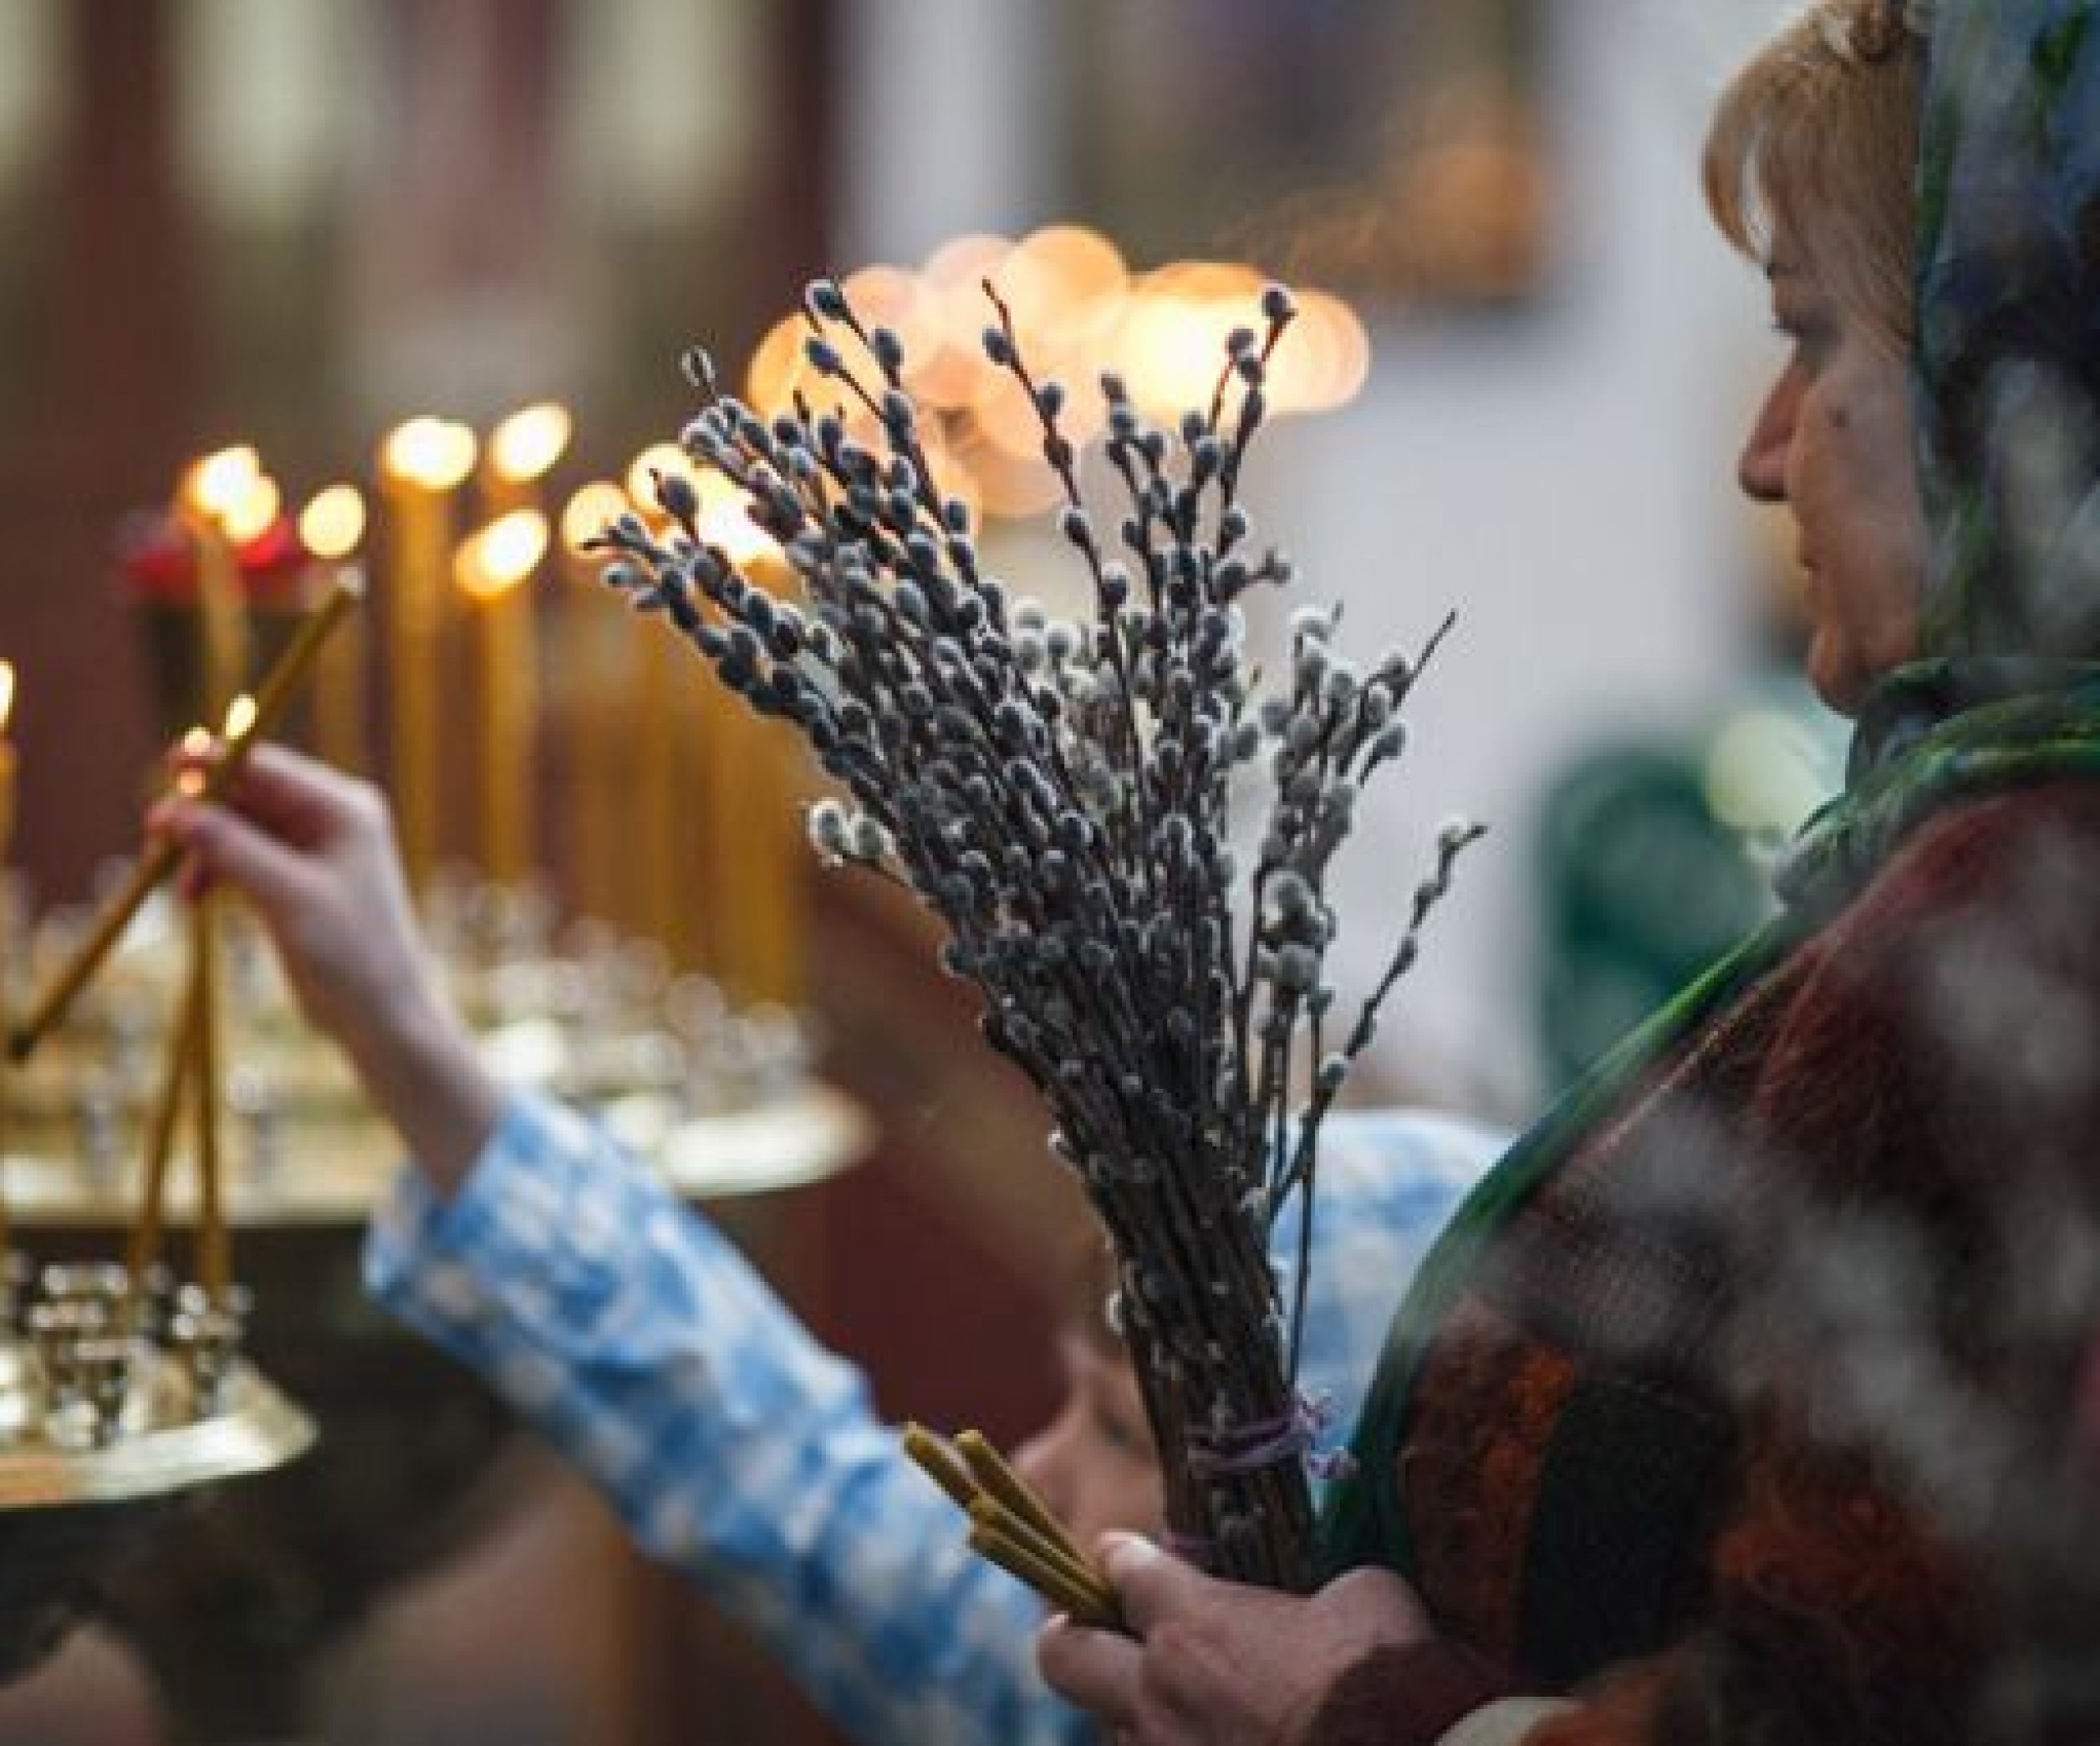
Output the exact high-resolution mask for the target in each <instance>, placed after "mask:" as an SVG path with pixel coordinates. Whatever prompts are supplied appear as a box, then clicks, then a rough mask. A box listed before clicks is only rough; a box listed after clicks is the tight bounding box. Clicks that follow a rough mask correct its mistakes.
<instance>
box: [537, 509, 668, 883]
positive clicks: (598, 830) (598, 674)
mask: <svg viewBox="0 0 2100 1746" xmlns="http://www.w3.org/2000/svg"><path fill="white" fill-rule="evenodd" d="M627 507H628V504H627V496H626V493H624V492H623V491H622V490H621V489H620V488H619V486H617V485H614V484H611V483H609V482H606V481H604V480H595V481H594V482H591V483H590V484H589V485H585V486H584V487H582V488H579V490H578V491H577V493H576V494H575V495H574V496H573V497H572V498H569V500H568V507H567V508H564V509H563V511H562V550H563V555H564V559H565V564H566V571H565V575H566V580H567V583H568V586H567V587H566V588H564V589H563V591H562V594H561V596H560V600H559V603H558V607H559V615H560V617H561V619H562V620H563V621H564V622H565V623H566V624H567V625H569V626H571V627H573V635H570V634H564V636H563V645H564V646H565V647H566V648H567V649H568V650H569V651H571V652H570V658H569V659H568V660H566V661H563V663H562V671H563V674H564V675H565V676H566V678H567V681H568V692H567V694H566V697H565V699H564V702H565V704H566V709H565V715H566V718H567V725H568V732H567V733H566V734H565V735H564V738H565V739H566V741H567V743H568V746H569V747H570V748H571V758H572V761H571V763H570V764H569V767H568V771H567V786H568V794H569V797H570V812H571V816H570V820H569V840H570V842H571V843H572V844H573V854H574V869H575V871H574V878H575V882H576V906H577V907H578V909H579V910H580V911H582V912H583V913H584V915H587V916H599V917H601V918H603V919H604V920H606V921H611V922H632V920H633V919H634V918H633V916H632V915H631V914H630V913H629V911H627V909H626V908H625V906H624V905H623V904H622V902H621V896H620V886H619V855H618V852H617V851H618V845H619V834H620V832H619V825H620V820H619V799H620V796H621V795H622V794H624V793H625V792H626V790H627V786H628V784H629V781H630V780H631V775H630V773H629V772H628V771H627V770H626V769H624V768H623V763H622V760H621V758H620V755H619V743H618V738H617V736H616V734H615V733H614V729H615V728H617V726H618V725H619V711H620V709H621V708H622V707H624V701H625V699H626V698H627V697H629V695H630V690H629V686H628V684H627V683H626V682H625V676H626V674H627V672H628V671H629V667H630V661H629V656H631V654H632V651H633V649H634V645H635V641H636V639H635V638H633V637H629V636H624V635H619V636H614V635H610V634H609V633H610V632H612V631H615V630H621V631H624V628H625V627H624V625H619V619H620V618H621V617H622V616H623V615H622V613H621V611H620V608H619V602H618V600H615V599H614V595H613V592H612V590H610V589H609V588H608V587H606V586H605V583H604V574H605V563H606V559H604V557H603V556H602V555H601V554H598V553H595V552H591V551H587V550H586V549H584V548H585V547H586V545H587V544H589V542H590V541H591V540H593V539H596V538H597V537H598V535H599V534H601V533H602V532H604V529H605V528H606V527H607V526H608V525H609V523H611V522H612V521H613V520H614V518H616V517H618V516H619V515H620V514H622V513H624V511H625V510H626V508H627ZM643 640H644V641H662V639H661V638H655V637H652V638H646V639H643Z"/></svg>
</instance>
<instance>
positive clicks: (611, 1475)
mask: <svg viewBox="0 0 2100 1746" xmlns="http://www.w3.org/2000/svg"><path fill="white" fill-rule="evenodd" d="M365 1264H366V1276H367V1284H368V1285H369V1286H370V1289H371V1290H372V1292H373V1293H374V1294H375V1296H376V1297H378V1298H379V1299H380V1301H381V1302H382V1303H384V1304H386V1305H387V1306H388V1307H389V1308H390V1309H391V1310H394V1311H395V1313H396V1314H398V1315H401V1316H402V1317H403V1318H404V1319H405V1320H408V1321H409V1322H410V1323H411V1324H413V1325H415V1327H416V1328H417V1329H419V1330H421V1332H423V1333H424V1334H425V1335H428V1336H429V1337H430V1338H431V1339H433V1340H436V1342H437V1343H439V1344H440V1345H443V1346H444V1347H446V1349H447V1350H450V1351H451V1352H452V1353H453V1354H454V1355H456V1356H457V1357H459V1358H460V1359H461V1361H463V1362H465V1363H466V1365H467V1366H470V1367H471V1369H473V1370H474V1371H477V1373H478V1374H480V1375H481V1376H483V1377H485V1378H486V1379H487V1381H489V1383H490V1384H491V1385H492V1386H493V1387H494V1388H496V1389H497V1391H498V1392H499V1393H501V1394H502V1396H505V1397H506V1398H507V1400H508V1401H510V1402H511V1404H512V1406H513V1407H515V1408H516V1409H517V1412H519V1414H520V1415H521V1417H522V1418H523V1419H524V1420H525V1421H526V1422H528V1423H530V1424H531V1425H532V1426H533V1427H535V1428H536V1429H537V1430H538V1431H539V1432H542V1433H543V1435H545V1436H546V1437H548V1439H549V1441H550V1442H553V1444H554V1446H555V1447H558V1449H560V1450H561V1451H562V1452H563V1453H564V1454H565V1455H566V1456H567V1457H568V1458H569V1459H570V1460H572V1461H573V1463H575V1464H576V1465H577V1466H578V1467H579V1468H580V1469H581V1470H582V1471H583V1472H584V1473H585V1474H586V1475H587V1476H588V1477H589V1478H591V1479H592V1480H593V1481H594V1482H595V1483H597V1484H598V1485H599V1487H600V1488H602V1489H603V1490H604V1493H605V1494H606V1495H607V1497H608V1498H609V1499H610V1500H611V1501H612V1503H613V1504H614V1507H615V1508H616V1509H618V1510H619V1514H620V1515H621V1516H622V1518H623V1519H624V1520H625V1522H626V1523H627V1524H628V1526H629V1529H630V1530H631V1531H632V1533H633V1534H634V1535H635V1539H637V1540H638V1541H639V1542H640V1544H641V1545H642V1546H643V1547H644V1548H645V1549H646V1550H647V1551H648V1552H649V1553H650V1554H651V1555H654V1556H655V1557H657V1558H659V1559H661V1560H664V1561H665V1563H667V1564H670V1565H673V1566H675V1567H676V1568H677V1569H679V1570H681V1571H683V1572H684V1573H685V1574H686V1575H688V1576H689V1577H691V1580H693V1582H694V1583H695V1584H696V1585H697V1586H698V1587H699V1588H700V1589H701V1591H702V1592H704V1593H705V1594H706V1595H708V1596H709V1597H710V1598H711V1599H712V1600H713V1601H715V1602H716V1604H718V1605H719V1606H721V1608H722V1609H723V1610H724V1611H726V1613H727V1614H728V1615H729V1616H731V1617H732V1618H734V1619H736V1620H737V1621H738V1622H740V1623H741V1624H742V1625H744V1626H747V1628H748V1629H750V1630H751V1631H752V1632H753V1633H754V1634H755V1635H757V1636H758V1637H759V1638H760V1639H761V1640H762V1641H764V1642H765V1643H766V1644H767V1646H768V1647H769V1648H770V1650H771V1651H772V1653H773V1654H774V1655H775V1656H776V1657H777V1658H778V1659H779V1661H780V1662H781V1663H782V1666H783V1667H785V1668H786V1669H787V1671H788V1672H789V1673H790V1675H791V1676H792V1677H793V1678H794V1679H795V1680H796V1682H798V1684H799V1685H800V1686H801V1687H802V1688H803V1691H804V1692H807V1693H808V1695H809V1697H810V1698H812V1699H813V1701H814V1702H815V1703H817V1704H818V1706H819V1707H820V1708H823V1710H825V1711H826V1712H827V1713H828V1714H829V1715H831V1716H832V1717H833V1718H834V1719H835V1720H836V1721H838V1723H840V1724H841V1725H842V1726H843V1727H844V1728H846V1729H847V1730H849V1732H850V1733H852V1734H853V1736H854V1738H855V1739H857V1740H859V1741H863V1742H867V1743H870V1746H889V1743H896V1746H905V1743H915V1746H918V1743H955V1746H964V1743H971V1746H976V1743H990V1742H995V1741H996V1742H1002V1743H1004V1742H1017V1743H1023V1746H1036V1743H1042V1746H1050V1743H1062V1742H1066V1741H1076V1740H1083V1739H1085V1738H1088V1737H1089V1736H1088V1728H1087V1724H1086V1723H1085V1722H1084V1719H1083V1718H1081V1717H1080V1716H1079V1715H1078V1713H1076V1712H1074V1711H1073V1710H1071V1709H1070V1708H1068V1707H1067V1706H1065V1705H1064V1704H1063V1703H1061V1702H1060V1701H1059V1700H1058V1698H1056V1697H1055V1696H1054V1695H1053V1694H1052V1693H1051V1692H1049V1691H1048V1690H1047V1688H1046V1687H1044V1686H1043V1685H1042V1682H1041V1680H1040V1679H1039V1678H1038V1677H1037V1673H1036V1671H1035V1662H1034V1636H1035V1629H1036V1626H1037V1624H1038V1623H1039V1622H1040V1621H1041V1618H1042V1608H1041V1605H1040V1603H1039V1602H1037V1600H1036V1599H1035V1597H1034V1596H1033V1595H1031V1594H1030V1593H1029V1592H1028V1591H1027V1590H1026V1589H1024V1588H1022V1586H1021V1585H1019V1584H1017V1583H1016V1582H1015V1581H1013V1580H1012V1579H1011V1578H1009V1577H1007V1575H1004V1574H1003V1573H1002V1572H1001V1571H999V1570H995V1569H993V1568H992V1567H991V1566H990V1565H986V1564H985V1563H983V1562H982V1561H981V1560H979V1559H978V1558H977V1557H976V1555H974V1554H972V1553H971V1552H970V1551H969V1549H968V1548H967V1546H966V1544H965V1542H964V1539H963V1536H962V1531H961V1525H960V1524H959V1521H958V1519H957V1518H956V1514H955V1510H954V1509H953V1506H952V1505H951V1504H949V1503H948V1501H947V1500H946V1498H942V1497H941V1496H940V1494H939V1493H937V1492H936V1491H935V1489H934V1488H933V1487H932V1486H931V1484H930V1483H929V1482H928V1481H927V1480H926V1479H925V1477H924V1476H923V1475H922V1474H920V1473H919V1471H918V1470H917V1468H915V1467H914V1466H913V1465H912V1464H911V1463H910V1461H909V1460H908V1459H907V1458H905V1457H904V1455H903V1454H902V1452H901V1451H900V1447H899V1444H898V1438H897V1435H896V1432H895V1430H894V1429H892V1428H891V1427H889V1426H886V1425H884V1424H883V1423H882V1422H880V1421H879V1420H878V1419H877V1418H876V1417H875V1416H874V1412H873V1411H872V1410H871V1407H870V1406H869V1398H868V1392H867V1388H866V1385H865V1382H864V1379H863V1378H862V1376H861V1375H860V1373H859V1371H857V1370H856V1369H854V1366H851V1365H849V1364H847V1363H846V1362H844V1361H842V1360H840V1359H839V1358H838V1357H836V1356H835V1355H833V1354H831V1353H829V1352H828V1351H826V1350H823V1348H822V1347H821V1346H819V1345H818V1344H817V1343H816V1342H815V1341H814V1340H812V1339H811V1338H810V1336H809V1335H808V1332H807V1331H806V1330H804V1329H803V1327H802V1326H801V1325H800V1324H799V1323H798V1322H797V1321H796V1320H795V1319H794V1317H793V1315H791V1314H790V1313H789V1312H788V1311H787V1309H786V1308H785V1306H783V1305H782V1304H781V1303H780V1302H779V1300H778V1299H777V1298H776V1297H775V1296H774V1295H773V1294H772V1292H771V1291H770V1290H768V1289H767V1287H766V1285H765V1284H763V1282H762V1281H761V1280H760V1279H758V1277H757V1274H754V1273H753V1272H752V1269H751V1268H750V1267H749V1266H748V1264H746V1263H745V1261H744V1260H743V1259H742V1258H741V1257H740V1256H739V1255H738V1254H737V1253H736V1251H735V1249H734V1248H732V1247H731V1245H730V1244H729V1243H728V1242H727V1241H726V1239H725V1238H723V1237H722V1236H721V1233H719V1232H717V1231H716V1230H715V1229H714V1228H713V1227H711V1225H709V1224H708V1223H706V1220H705V1219H703V1218H701V1217H700V1216H699V1215H697V1214H696V1213H692V1212H691V1211H690V1210H689V1209H687V1208H686V1207H684V1206H682V1205H681V1204H680V1202H678V1201H677V1200H676V1199H675V1197H673V1196H672V1195H671V1194H670V1192H668V1191H666V1190H665V1188H664V1187H662V1186H661V1185H660V1182H658V1181H657V1180H656V1178H655V1176H654V1175H653V1174H652V1173H651V1172H650V1171H649V1170H648V1169H647V1168H646V1167H644V1166H643V1165H641V1164H640V1163H639V1162H638V1161H636V1160H635V1158H634V1157H633V1156H631V1155H629V1153H627V1152H626V1151H624V1149H623V1148H621V1147H620V1146H619V1145H618V1144H617V1142H615V1141H613V1140H612V1139H611V1138H610V1137H609V1136H607V1135H606V1134H605V1133H604V1131H603V1130H601V1129H600V1128H599V1127H598V1126H595V1125H594V1124H593V1123H590V1122H588V1121H584V1119H583V1118H581V1117H579V1116H576V1115H575V1114H574V1113H573V1112H571V1111H569V1110H565V1109H563V1108H561V1107H559V1106H558V1105H552V1104H549V1103H546V1102H543V1101H540V1100H536V1099H533V1098H530V1097H524V1096H520V1097H516V1098H514V1099H513V1100H512V1101H511V1102H510V1103H509V1105H507V1108H506V1110H505V1112H504V1115H503V1117H502V1122H501V1125H500V1126H499V1127H498V1130H497V1133H496V1134H495V1136H493V1137H492V1140H491V1141H490V1143H489V1145H488V1146H487V1149H486V1150H485V1151H484V1153H483V1155H482V1157H481V1158H480V1159H479V1160H478V1161H477V1164H476V1167H475V1169H474V1171H473V1173H472V1175H471V1177H470V1178H469V1180H468V1182H467V1183H466V1186H465V1187H463V1188H462V1189H461V1191H460V1192H459V1193H458V1194H457V1195H456V1196H455V1197H453V1199H452V1200H451V1202H438V1201H436V1199H435V1198H434V1197H432V1196H431V1194H430V1192H428V1190H427V1188H426V1187H424V1186H423V1184H422V1179H421V1177H419V1176H418V1175H417V1174H416V1173H415V1172H413V1171H405V1172H403V1173H402V1177H401V1178H400V1182H399V1183H398V1184H397V1187H396V1189H395V1193H394V1195H393V1196H392V1197H391V1199H390V1201H389V1202H388V1203H387V1204H386V1205H385V1207H384V1208H383V1209H382V1211H381V1213H380V1216H379V1218H378V1219H377V1220H376V1221H375V1224H374V1227H373V1230H372V1233H371V1236H370V1242H369V1243H368V1246H367V1250H366V1259H365Z"/></svg>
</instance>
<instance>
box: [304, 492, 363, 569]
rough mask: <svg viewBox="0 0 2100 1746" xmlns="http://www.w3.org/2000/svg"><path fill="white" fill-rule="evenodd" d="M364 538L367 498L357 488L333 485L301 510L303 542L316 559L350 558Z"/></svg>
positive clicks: (319, 493)
mask: <svg viewBox="0 0 2100 1746" xmlns="http://www.w3.org/2000/svg"><path fill="white" fill-rule="evenodd" d="M362 539H364V493H361V492H360V491H359V490H358V488H357V487H356V486H354V485H330V486H328V487H326V488H324V489H322V490H320V491H317V492H315V493H313V496H312V497H310V498H308V499H307V503H306V507H305V508H303V509H302V510H300V511H299V543H300V544H302V545H303V546H304V547H305V548H306V549H307V550H308V551H309V552H311V553H313V555H314V556H315V557H316V558H322V559H337V558H347V557H349V555H350V554H351V553H353V552H354V551H355V550H356V549H357V548H358V543H359V541H360V540H362Z"/></svg>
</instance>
